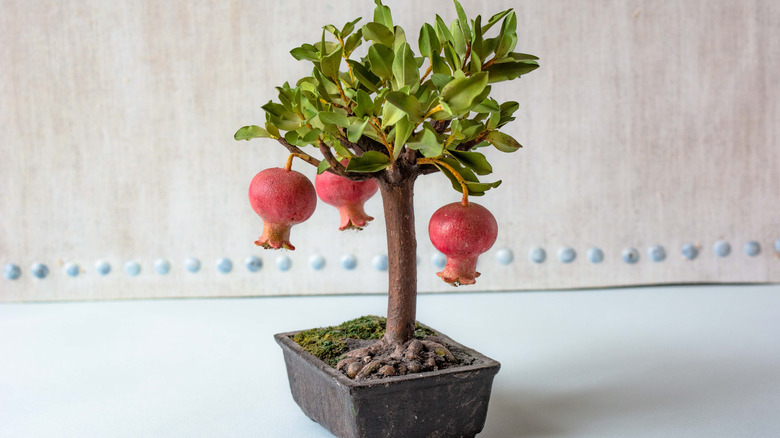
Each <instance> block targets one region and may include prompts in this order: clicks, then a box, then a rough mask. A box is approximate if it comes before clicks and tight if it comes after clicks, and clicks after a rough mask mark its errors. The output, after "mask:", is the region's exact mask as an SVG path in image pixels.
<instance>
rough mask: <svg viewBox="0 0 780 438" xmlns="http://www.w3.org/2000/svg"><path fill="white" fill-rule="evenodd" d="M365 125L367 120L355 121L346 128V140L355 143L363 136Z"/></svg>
mask: <svg viewBox="0 0 780 438" xmlns="http://www.w3.org/2000/svg"><path fill="white" fill-rule="evenodd" d="M366 125H368V120H360V119H355V120H354V121H353V122H352V123H350V124H349V127H348V128H347V140H349V141H351V142H352V143H357V142H358V140H360V137H362V136H363V130H365V129H366Z"/></svg>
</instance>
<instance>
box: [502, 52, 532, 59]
mask: <svg viewBox="0 0 780 438" xmlns="http://www.w3.org/2000/svg"><path fill="white" fill-rule="evenodd" d="M507 56H509V57H510V58H512V59H514V60H515V61H528V60H530V61H538V60H539V57H538V56H534V55H531V54H528V53H517V52H512V53H509V54H508V55H507Z"/></svg>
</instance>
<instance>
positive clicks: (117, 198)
mask: <svg viewBox="0 0 780 438" xmlns="http://www.w3.org/2000/svg"><path fill="white" fill-rule="evenodd" d="M386 3H387V4H389V5H390V6H391V7H393V11H394V18H395V21H396V22H397V23H399V24H402V25H403V26H404V27H405V28H406V30H407V32H408V36H409V39H410V40H413V41H416V40H417V32H418V30H419V27H420V25H421V24H422V22H423V21H424V20H425V19H430V18H432V17H433V16H434V14H435V13H439V14H440V15H442V17H443V18H444V19H445V21H448V22H449V21H450V20H452V19H454V18H455V13H454V9H453V8H452V6H451V3H450V2H448V1H437V2H405V1H387V2H386ZM462 3H463V5H464V8H465V9H466V11H467V12H469V14H470V15H472V14H476V13H481V14H482V15H483V16H489V15H491V14H492V13H494V12H497V11H498V10H500V9H503V8H508V7H513V8H515V10H516V11H517V14H518V29H519V30H518V40H519V42H518V50H520V51H526V52H529V53H533V54H535V55H538V56H540V58H541V65H542V67H541V68H540V69H539V70H537V71H535V72H533V73H531V74H529V75H528V76H527V77H525V78H524V79H522V80H519V81H515V82H513V83H511V84H500V85H498V86H497V87H496V90H497V92H498V93H497V97H498V98H499V100H518V101H520V102H521V107H520V110H519V111H518V113H517V120H516V121H515V122H513V123H512V124H511V125H510V127H509V129H508V132H510V133H511V134H512V135H514V136H515V137H516V138H517V139H518V140H519V141H520V142H521V143H523V144H524V145H525V148H524V149H523V150H521V151H520V152H518V153H516V154H514V155H504V154H502V153H500V152H497V151H495V152H494V153H491V154H490V156H489V158H490V159H491V161H492V163H493V164H494V168H495V171H496V173H495V178H500V179H502V180H503V185H502V186H501V187H500V188H498V189H496V190H494V191H491V192H488V194H487V196H486V197H484V198H483V199H476V200H475V201H476V202H478V203H481V204H483V205H485V206H487V207H488V208H490V209H491V210H492V211H493V212H494V214H495V215H496V217H497V219H498V222H499V227H500V232H499V238H498V242H497V243H496V246H495V247H494V248H493V249H492V250H491V251H490V252H488V253H487V254H485V255H484V256H483V257H482V259H481V260H480V265H479V270H480V271H481V272H482V274H483V275H482V277H480V278H479V279H478V281H477V285H476V286H472V287H470V288H460V289H458V290H464V291H465V290H508V289H546V288H574V287H595V286H620V285H629V284H653V283H687V282H777V281H780V258H779V257H778V253H777V251H778V250H777V249H775V248H776V247H775V245H777V244H776V243H775V242H776V241H778V240H779V239H780V202H779V201H780V195H779V194H778V190H780V144H778V140H780V131H779V130H780V103H779V102H780V81H778V79H777V72H778V71H780V58H778V56H777V54H778V53H780V28H779V27H778V26H777V23H780V3H778V2H776V1H773V0H753V1H740V2H734V1H730V0H717V1H709V0H686V1H676V2H663V1H596V0H588V1H577V2H573V1H562V0H561V1H543V2H542V1H524V2H519V1H514V2H513V1H491V2H481V1H475V0H464V1H463V2H462ZM372 11H373V6H372V4H371V2H366V1H358V0H352V1H317V2H311V1H300V0H287V1H285V2H271V1H264V2H257V1H246V2H236V1H228V2H205V3H197V2H195V3H193V2H180V1H173V2H151V1H146V2H143V1H129V0H128V1H112V2H108V1H103V0H80V1H61V2H27V1H14V0H3V1H1V2H0V40H1V41H2V44H1V45H0V63H2V64H1V65H0V93H1V94H0V132H2V134H3V138H2V140H1V141H0V188H1V189H0V266H1V267H3V269H4V272H3V274H4V275H3V276H2V277H0V301H15V300H71V299H111V298H137V297H178V296H225V295H229V296H234V295H235V296H241V295H274V294H320V293H345V292H349V293H351V292H358V293H363V292H381V291H383V290H385V288H386V282H387V280H386V273H385V272H383V271H381V270H378V269H376V268H375V267H374V266H373V259H374V257H375V256H378V255H379V256H381V255H382V254H383V253H384V251H385V241H384V239H385V237H384V232H383V226H384V224H383V222H382V220H381V211H380V210H381V203H380V201H379V199H372V200H371V201H370V202H369V203H368V206H367V209H368V210H369V213H370V214H373V215H374V216H376V217H377V220H376V221H375V222H374V223H373V224H372V225H371V226H369V227H368V228H367V229H366V230H365V231H363V232H361V233H353V232H343V233H342V232H338V231H337V229H336V228H337V225H338V215H337V213H336V211H335V209H333V208H332V207H329V206H327V205H325V204H322V203H320V205H319V206H318V209H317V211H316V213H315V215H314V216H313V217H312V218H311V219H310V220H309V221H308V222H306V223H304V224H302V225H299V226H297V227H295V228H294V229H293V232H292V242H293V243H294V244H295V245H296V246H297V248H298V249H297V250H296V251H295V252H287V253H278V252H264V251H261V250H259V249H257V248H256V247H254V245H253V244H252V242H253V241H254V240H255V239H256V238H257V237H258V235H259V232H260V226H261V222H260V220H259V218H257V217H256V216H255V214H254V213H253V212H252V210H251V208H250V207H249V205H248V202H247V199H246V198H247V196H246V191H247V186H248V183H249V181H250V180H251V178H252V176H253V175H254V174H255V173H256V172H257V171H259V170H261V169H262V168H265V167H270V166H281V165H282V164H283V162H284V159H285V157H286V151H285V150H284V149H283V148H281V147H280V146H279V145H277V144H275V143H273V142H270V141H263V140H253V141H251V142H241V143H237V142H235V141H234V140H233V139H232V135H233V133H234V132H235V130H236V129H237V128H238V127H240V126H242V125H245V124H250V123H258V122H261V121H262V120H263V113H262V110H261V109H260V106H261V105H262V104H263V103H265V102H266V101H268V100H269V99H271V98H274V97H275V90H274V88H273V87H274V86H276V85H279V84H281V83H282V82H284V81H288V80H289V81H294V80H296V79H297V78H299V77H301V76H303V75H306V74H309V73H310V67H309V65H307V64H306V63H304V62H298V61H295V60H294V59H293V58H292V57H290V56H289V54H288V51H289V50H290V49H292V48H293V47H295V46H296V45H299V44H300V43H303V42H313V41H316V40H317V39H318V38H319V37H320V31H319V26H321V25H324V24H327V23H334V24H337V25H341V24H343V23H344V22H346V21H348V20H350V19H352V18H355V17H357V16H363V17H371V15H372ZM309 26H312V27H311V28H309ZM296 169H298V170H301V171H303V172H304V173H306V174H308V175H309V176H311V177H313V175H314V170H313V169H311V168H308V167H307V166H306V165H305V164H304V163H297V164H296ZM416 196H417V204H416V207H417V218H418V238H419V242H420V244H419V267H420V274H419V283H420V289H421V290H422V291H451V290H453V289H452V288H451V287H450V286H448V285H446V284H444V283H443V282H441V281H440V280H439V279H438V277H436V275H435V272H436V270H437V269H436V266H435V263H434V259H433V257H434V256H435V250H434V249H433V247H432V246H431V244H430V243H429V242H428V238H427V232H426V229H427V221H428V218H429V217H430V215H431V214H432V213H433V211H434V210H435V208H437V207H438V206H440V205H443V204H445V203H449V202H453V201H456V200H458V199H459V195H458V194H457V193H456V192H454V191H453V190H452V189H451V188H450V187H449V183H448V182H447V181H445V180H444V178H443V177H442V176H440V175H431V176H427V177H425V178H422V179H421V180H419V181H418V184H417V189H416ZM718 241H725V242H728V243H729V244H730V245H731V253H730V254H729V255H728V256H726V257H718V256H716V254H715V251H714V250H713V245H714V244H715V243H716V242H718ZM749 241H755V242H757V243H759V244H760V253H759V254H757V255H755V256H753V257H751V256H748V255H746V254H745V251H744V245H745V244H746V243H747V242H749ZM685 243H692V244H694V245H695V246H696V247H698V249H699V255H698V257H697V258H695V259H693V260H686V259H685V258H684V257H683V256H682V254H681V248H682V245H683V244H685ZM652 245H662V246H663V247H664V248H665V251H666V259H665V260H664V261H661V262H653V261H652V260H651V259H650V256H649V254H648V248H649V247H650V246H652ZM534 247H539V248H543V249H544V250H545V251H546V260H545V261H544V262H543V263H534V262H532V261H531V260H529V250H531V248H534ZM562 247H571V248H572V249H573V250H575V251H576V258H575V259H574V261H572V262H571V263H562V262H561V261H559V260H558V251H559V249H560V248H562ZM591 247H598V248H600V249H601V250H602V251H603V254H604V260H603V262H601V263H591V262H590V261H589V260H588V256H587V252H588V249H589V248H591ZM626 248H635V249H636V250H637V251H638V255H639V260H638V261H637V262H636V263H634V264H629V263H626V262H625V261H624V260H623V259H622V257H621V253H622V252H623V251H624V250H625V249H626ZM507 250H508V251H511V254H513V261H511V262H509V263H507V264H504V263H502V262H507V260H508V255H509V254H510V253H509V252H507ZM350 254H351V255H353V256H354V257H355V258H356V261H357V266H356V268H355V269H352V270H347V269H344V268H343V267H342V262H341V259H342V257H343V256H344V255H350ZM313 255H321V256H323V257H324V259H325V261H326V265H325V268H324V269H321V270H315V269H312V268H311V267H310V258H311V257H312V256H313ZM250 256H257V257H259V258H260V259H261V260H262V263H263V266H262V268H261V269H260V270H259V271H258V272H254V273H253V272H250V271H249V270H247V269H246V267H245V265H244V264H245V260H246V258H247V257H250ZM190 257H192V258H197V259H198V260H200V262H201V263H202V267H201V269H200V271H198V272H197V273H191V272H189V271H187V270H186V269H185V261H186V260H187V259H188V258H190ZM279 257H288V258H289V261H290V262H291V263H292V265H291V268H290V269H289V270H287V271H282V270H279V269H278V268H277V264H276V263H277V259H278V258H279ZM220 258H228V259H230V260H231V261H232V264H233V269H232V271H231V272H230V273H228V274H223V273H220V272H219V270H218V269H217V267H216V263H217V260H218V259H220ZM158 259H165V260H168V261H169V263H170V266H171V268H170V272H169V273H168V274H167V275H161V274H158V273H157V272H155V262H156V261H157V260H158ZM100 260H102V261H105V262H107V263H108V264H110V266H111V271H110V273H109V274H107V275H99V273H98V271H97V268H96V262H97V261H100ZM128 261H136V262H137V263H138V264H139V267H140V268H141V271H140V273H139V274H138V275H136V276H130V275H128V274H126V273H125V264H126V263H127V262H128ZM35 263H41V264H44V265H46V266H47V267H48V269H49V273H48V276H46V277H45V278H44V279H38V278H35V277H34V275H33V269H32V266H33V264H35ZM12 265H16V266H18V267H19V268H20V274H21V275H20V276H19V277H18V278H17V279H15V280H9V279H8V278H7V277H8V276H12V275H11V274H10V272H11V271H12V269H11V266H12ZM74 266H76V268H74ZM66 267H67V268H70V269H76V270H77V271H78V273H79V275H78V276H76V277H71V276H69V275H67V273H66Z"/></svg>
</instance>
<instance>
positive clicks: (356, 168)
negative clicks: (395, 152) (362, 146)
mask: <svg viewBox="0 0 780 438" xmlns="http://www.w3.org/2000/svg"><path fill="white" fill-rule="evenodd" d="M390 163H391V161H390V157H388V156H387V155H385V154H383V153H381V152H377V151H366V152H365V153H363V155H361V156H359V157H353V158H350V160H349V164H347V172H359V173H371V172H378V171H380V170H382V169H385V168H387V167H388V166H390Z"/></svg>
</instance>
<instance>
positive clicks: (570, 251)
mask: <svg viewBox="0 0 780 438" xmlns="http://www.w3.org/2000/svg"><path fill="white" fill-rule="evenodd" d="M575 258H577V251H575V250H574V248H571V247H568V246H565V247H563V248H561V249H559V250H558V260H560V261H561V262H562V263H571V262H573V261H574V259H575Z"/></svg>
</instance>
